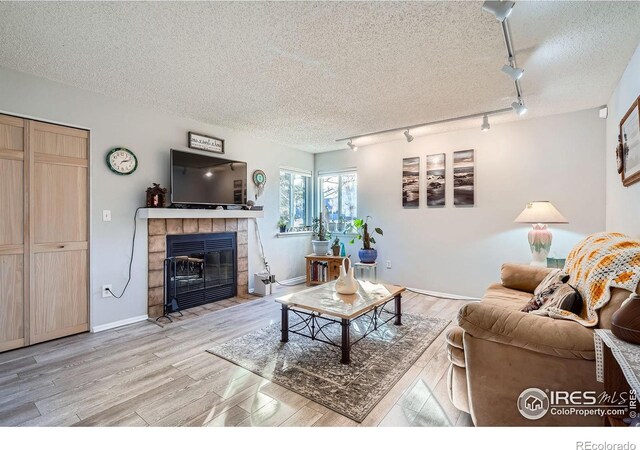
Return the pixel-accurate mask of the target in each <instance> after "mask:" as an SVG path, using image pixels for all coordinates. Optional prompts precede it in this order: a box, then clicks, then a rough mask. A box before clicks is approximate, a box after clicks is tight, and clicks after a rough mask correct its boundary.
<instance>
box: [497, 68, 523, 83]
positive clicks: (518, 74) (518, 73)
mask: <svg viewBox="0 0 640 450" xmlns="http://www.w3.org/2000/svg"><path fill="white" fill-rule="evenodd" d="M502 71H503V72H504V73H506V74H507V75H509V77H510V78H511V79H512V80H513V81H516V80H519V79H520V78H522V75H524V69H519V68H517V67H512V66H510V65H509V64H505V65H504V66H502Z"/></svg>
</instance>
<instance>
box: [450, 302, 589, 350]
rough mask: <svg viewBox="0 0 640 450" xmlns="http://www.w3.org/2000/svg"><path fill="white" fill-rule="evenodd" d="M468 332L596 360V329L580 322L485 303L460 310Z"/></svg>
mask: <svg viewBox="0 0 640 450" xmlns="http://www.w3.org/2000/svg"><path fill="white" fill-rule="evenodd" d="M458 325H460V327H462V328H463V329H464V331H465V333H469V334H471V335H472V336H474V337H476V338H478V339H486V340H489V341H493V342H498V343H501V344H508V345H512V346H516V347H521V348H523V349H527V350H531V351H535V352H538V353H544V354H547V355H552V356H558V357H561V358H573V359H588V360H593V359H595V350H594V343H593V331H592V330H591V329H589V328H585V327H583V326H582V325H580V324H578V323H577V322H573V321H568V320H557V319H552V318H550V317H544V316H538V315H533V314H527V313H523V312H521V311H517V310H514V309H512V308H511V309H508V308H503V307H499V306H495V305H492V304H488V303H486V302H484V301H483V302H479V303H469V304H466V305H465V306H463V307H462V308H461V309H460V311H459V312H458Z"/></svg>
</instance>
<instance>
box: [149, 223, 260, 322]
mask: <svg viewBox="0 0 640 450" xmlns="http://www.w3.org/2000/svg"><path fill="white" fill-rule="evenodd" d="M248 225H249V219H149V221H148V232H149V238H148V239H149V302H148V315H149V317H150V318H156V317H160V316H161V315H162V305H163V302H164V298H163V290H162V287H163V284H164V273H163V262H164V259H165V257H166V256H165V255H166V244H167V236H168V235H175V234H195V233H222V232H229V231H230V232H236V233H237V239H236V241H237V246H238V249H237V255H238V273H237V279H238V281H237V283H238V297H241V298H247V297H248V292H249V276H248V259H247V258H248V249H247V242H248V231H247V230H248Z"/></svg>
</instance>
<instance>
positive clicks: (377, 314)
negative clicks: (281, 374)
mask: <svg viewBox="0 0 640 450" xmlns="http://www.w3.org/2000/svg"><path fill="white" fill-rule="evenodd" d="M358 283H359V284H360V288H359V289H358V292H357V293H355V294H353V295H343V294H338V293H337V292H336V291H335V284H336V283H335V281H332V282H329V283H326V284H323V285H321V286H317V287H314V288H311V289H305V290H303V291H299V292H296V293H293V294H288V295H284V296H282V297H278V298H276V302H278V303H280V304H282V324H281V331H282V338H281V341H282V342H287V341H288V340H289V333H294V334H298V335H300V336H305V337H308V338H310V339H312V340H316V341H320V342H324V343H325V344H330V345H334V346H336V347H340V348H341V350H342V359H341V360H340V362H342V363H343V364H349V363H350V362H351V357H350V352H351V346H352V345H354V344H355V343H356V342H358V341H359V340H360V339H364V338H365V337H366V336H368V335H369V334H370V333H372V332H374V331H376V330H377V329H378V328H379V327H380V326H381V325H384V324H386V323H387V322H390V321H391V320H394V324H395V325H402V293H403V292H404V291H405V288H404V287H400V286H394V285H391V284H375V283H370V282H368V281H358ZM390 302H394V303H395V308H394V310H393V311H389V310H387V309H386V308H385V306H386V305H387V304H388V303H390ZM289 313H292V314H293V317H295V318H297V319H299V320H297V321H295V323H293V324H290V323H289V315H290V314H289ZM363 316H368V319H369V320H370V322H369V325H368V327H367V329H366V330H365V332H364V333H363V335H362V336H360V337H359V338H358V339H357V340H355V341H354V342H351V337H350V329H351V322H352V321H354V320H355V319H358V318H360V317H363ZM334 325H340V326H341V328H342V339H341V342H340V343H336V342H333V341H332V340H331V338H330V337H328V336H327V334H326V333H325V331H324V330H325V328H326V327H328V326H334Z"/></svg>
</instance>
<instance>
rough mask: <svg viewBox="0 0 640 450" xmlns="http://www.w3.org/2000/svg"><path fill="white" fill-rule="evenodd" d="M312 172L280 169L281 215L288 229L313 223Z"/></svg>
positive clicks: (299, 227)
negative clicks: (311, 206) (311, 207)
mask: <svg viewBox="0 0 640 450" xmlns="http://www.w3.org/2000/svg"><path fill="white" fill-rule="evenodd" d="M310 198H311V173H305V172H297V171H293V170H286V169H282V170H280V217H281V218H283V219H285V220H286V221H287V224H288V225H287V230H291V229H302V228H304V227H306V226H308V225H310V224H311V210H310V205H311V202H310V201H309V199H310Z"/></svg>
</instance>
